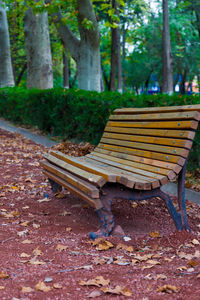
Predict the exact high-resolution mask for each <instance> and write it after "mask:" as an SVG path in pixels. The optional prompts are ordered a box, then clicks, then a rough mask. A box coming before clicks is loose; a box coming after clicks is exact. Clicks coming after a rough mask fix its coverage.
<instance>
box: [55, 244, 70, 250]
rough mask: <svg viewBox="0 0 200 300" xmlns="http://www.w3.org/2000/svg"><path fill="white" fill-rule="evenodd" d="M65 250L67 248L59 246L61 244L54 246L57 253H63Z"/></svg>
mask: <svg viewBox="0 0 200 300" xmlns="http://www.w3.org/2000/svg"><path fill="white" fill-rule="evenodd" d="M67 248H68V246H64V245H61V244H58V245H57V246H56V250H57V251H63V250H66V249H67Z"/></svg>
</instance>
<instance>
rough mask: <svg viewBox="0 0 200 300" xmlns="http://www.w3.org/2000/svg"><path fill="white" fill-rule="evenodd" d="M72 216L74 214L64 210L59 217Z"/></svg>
mask: <svg viewBox="0 0 200 300" xmlns="http://www.w3.org/2000/svg"><path fill="white" fill-rule="evenodd" d="M71 214H72V213H71V212H70V211H66V210H64V211H63V212H61V213H60V214H59V216H62V217H65V216H70V215H71Z"/></svg>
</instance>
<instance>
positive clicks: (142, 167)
mask: <svg viewBox="0 0 200 300" xmlns="http://www.w3.org/2000/svg"><path fill="white" fill-rule="evenodd" d="M87 156H89V157H91V156H97V157H100V158H103V159H105V160H109V161H110V162H111V163H112V162H116V163H120V164H121V165H123V166H130V167H132V169H134V170H135V168H137V169H140V171H141V174H143V171H148V172H153V173H156V174H160V175H164V176H167V177H168V178H169V179H170V180H172V179H174V178H175V177H176V173H175V172H174V171H173V170H172V171H169V170H168V169H164V168H158V167H154V166H150V165H146V164H143V163H135V162H133V161H130V160H125V159H121V158H118V157H115V156H110V155H106V154H102V153H99V152H96V151H94V152H92V153H91V154H89V155H87ZM180 170H181V167H180Z"/></svg>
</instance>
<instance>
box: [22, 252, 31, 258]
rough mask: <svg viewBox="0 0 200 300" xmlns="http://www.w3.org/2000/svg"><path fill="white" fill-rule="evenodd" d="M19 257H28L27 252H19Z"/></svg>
mask: <svg viewBox="0 0 200 300" xmlns="http://www.w3.org/2000/svg"><path fill="white" fill-rule="evenodd" d="M20 257H30V255H29V254H27V253H25V252H22V253H21V254H20Z"/></svg>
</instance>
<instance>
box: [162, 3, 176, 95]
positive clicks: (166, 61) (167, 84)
mask: <svg viewBox="0 0 200 300" xmlns="http://www.w3.org/2000/svg"><path fill="white" fill-rule="evenodd" d="M162 39H163V41H162V42H163V62H162V64H163V66H162V68H163V83H162V92H163V93H167V94H172V93H173V66H172V54H171V42H170V31H169V12H168V0H163V36H162Z"/></svg>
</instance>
